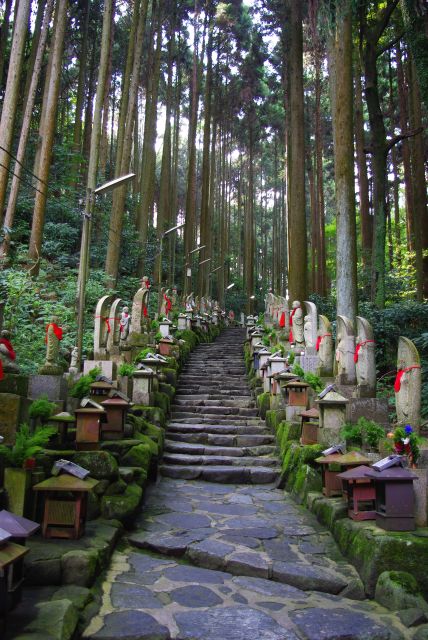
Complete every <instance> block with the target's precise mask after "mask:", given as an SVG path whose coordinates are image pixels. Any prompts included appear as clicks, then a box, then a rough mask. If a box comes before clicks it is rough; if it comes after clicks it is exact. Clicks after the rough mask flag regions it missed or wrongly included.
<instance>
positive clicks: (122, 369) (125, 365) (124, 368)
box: [117, 362, 135, 378]
mask: <svg viewBox="0 0 428 640" xmlns="http://www.w3.org/2000/svg"><path fill="white" fill-rule="evenodd" d="M134 371H135V368H134V365H133V364H129V362H122V364H120V365H119V368H118V370H117V373H118V374H119V375H120V376H128V378H130V377H131V376H132V374H133V373H134Z"/></svg>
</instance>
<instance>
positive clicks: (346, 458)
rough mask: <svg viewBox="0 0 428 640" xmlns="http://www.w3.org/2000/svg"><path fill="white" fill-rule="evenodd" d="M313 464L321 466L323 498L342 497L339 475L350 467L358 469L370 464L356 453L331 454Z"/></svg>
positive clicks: (317, 459)
mask: <svg viewBox="0 0 428 640" xmlns="http://www.w3.org/2000/svg"><path fill="white" fill-rule="evenodd" d="M315 462H318V464H320V465H321V470H322V492H323V494H324V495H325V496H327V497H328V498H330V497H331V496H341V495H342V480H341V479H340V478H339V474H340V473H342V472H343V471H347V470H348V469H352V467H358V466H360V465H362V464H367V463H369V462H370V460H369V459H368V458H366V457H365V456H363V455H362V454H361V453H359V452H358V451H351V452H350V453H331V454H330V455H327V456H321V457H320V458H316V460H315Z"/></svg>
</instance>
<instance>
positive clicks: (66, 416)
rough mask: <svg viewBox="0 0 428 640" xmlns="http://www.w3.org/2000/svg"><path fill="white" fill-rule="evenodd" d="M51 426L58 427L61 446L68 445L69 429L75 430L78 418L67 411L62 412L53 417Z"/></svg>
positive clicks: (50, 421)
mask: <svg viewBox="0 0 428 640" xmlns="http://www.w3.org/2000/svg"><path fill="white" fill-rule="evenodd" d="M48 422H49V424H50V425H52V426H54V427H56V428H57V430H58V440H59V443H60V444H61V445H64V444H66V443H67V437H68V429H69V428H70V429H72V428H75V426H76V418H75V417H74V416H72V415H71V413H68V412H67V411H62V412H61V413H57V414H56V415H55V416H51V417H50V418H49V421H48Z"/></svg>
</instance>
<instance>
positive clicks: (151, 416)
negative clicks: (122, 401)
mask: <svg viewBox="0 0 428 640" xmlns="http://www.w3.org/2000/svg"><path fill="white" fill-rule="evenodd" d="M132 412H133V414H134V415H137V416H139V417H142V418H144V419H145V420H147V421H148V422H151V423H152V424H156V425H158V426H159V427H165V425H166V417H165V412H164V411H163V409H161V407H146V405H144V404H137V405H134V406H133V408H132Z"/></svg>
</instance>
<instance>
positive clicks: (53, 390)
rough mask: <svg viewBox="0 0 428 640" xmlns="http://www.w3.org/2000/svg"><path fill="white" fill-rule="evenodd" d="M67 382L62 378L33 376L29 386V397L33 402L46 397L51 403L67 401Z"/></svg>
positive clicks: (30, 378)
mask: <svg viewBox="0 0 428 640" xmlns="http://www.w3.org/2000/svg"><path fill="white" fill-rule="evenodd" d="M67 391H68V387H67V380H66V379H65V378H64V377H63V376H62V375H60V376H44V375H40V374H36V375H31V376H30V377H29V384H28V396H29V397H30V398H32V399H33V400H36V399H37V398H40V396H43V395H46V396H47V397H48V399H49V400H50V401H51V402H57V401H58V400H66V398H67Z"/></svg>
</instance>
